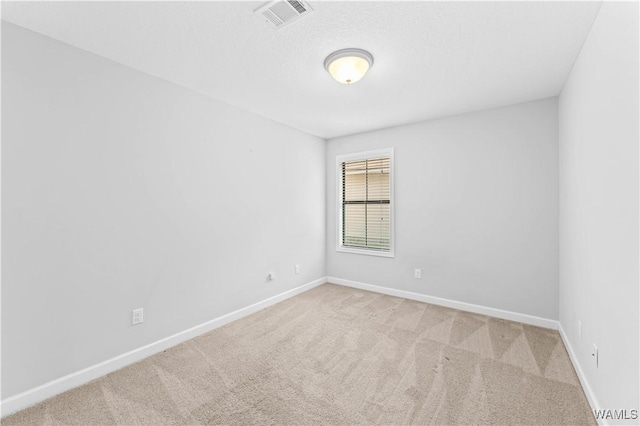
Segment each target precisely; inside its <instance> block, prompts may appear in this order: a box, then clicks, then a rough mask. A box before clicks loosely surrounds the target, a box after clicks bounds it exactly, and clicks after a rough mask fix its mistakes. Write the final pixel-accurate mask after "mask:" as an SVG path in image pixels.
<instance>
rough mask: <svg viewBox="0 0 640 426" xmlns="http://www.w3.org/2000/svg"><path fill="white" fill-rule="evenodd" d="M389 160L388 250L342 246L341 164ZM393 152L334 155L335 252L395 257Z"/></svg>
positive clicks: (388, 149) (387, 150)
mask: <svg viewBox="0 0 640 426" xmlns="http://www.w3.org/2000/svg"><path fill="white" fill-rule="evenodd" d="M381 157H388V158H389V169H390V170H389V214H390V217H391V219H390V222H391V223H390V230H389V232H390V238H389V250H376V249H370V248H364V247H362V248H355V247H349V246H344V245H343V244H342V229H343V220H342V217H343V216H342V197H343V192H342V191H343V188H342V163H344V162H345V161H359V160H367V159H374V158H381ZM393 157H394V150H393V148H384V149H377V150H373V151H364V152H354V153H351V154H340V155H336V184H337V185H336V251H337V252H342V253H353V254H364V255H368V256H380V257H395V234H396V233H395V191H394V175H395V165H394V159H393Z"/></svg>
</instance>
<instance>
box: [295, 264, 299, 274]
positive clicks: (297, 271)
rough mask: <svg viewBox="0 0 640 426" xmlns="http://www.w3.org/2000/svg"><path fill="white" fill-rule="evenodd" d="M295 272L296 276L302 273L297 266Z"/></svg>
mask: <svg viewBox="0 0 640 426" xmlns="http://www.w3.org/2000/svg"><path fill="white" fill-rule="evenodd" d="M294 271H295V273H296V275H297V274H299V273H300V265H296V267H295V268H294Z"/></svg>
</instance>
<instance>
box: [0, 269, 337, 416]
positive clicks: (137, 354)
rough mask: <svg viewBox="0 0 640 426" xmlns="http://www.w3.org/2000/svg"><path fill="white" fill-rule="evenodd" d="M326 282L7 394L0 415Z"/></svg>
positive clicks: (293, 291)
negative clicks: (7, 396) (29, 387)
mask: <svg viewBox="0 0 640 426" xmlns="http://www.w3.org/2000/svg"><path fill="white" fill-rule="evenodd" d="M326 282H327V277H322V278H318V279H317V280H314V281H311V282H309V283H307V284H303V285H301V286H299V287H296V288H294V289H291V290H288V291H285V292H284V293H280V294H278V295H276V296H273V297H270V298H268V299H265V300H262V301H260V302H257V303H254V304H253V305H249V306H247V307H245V308H241V309H238V310H237V311H233V312H230V313H228V314H226V315H222V316H220V317H218V318H214V319H212V320H210V321H207V322H205V323H202V324H200V325H196V326H195V327H191V328H189V329H187V330H184V331H181V332H179V333H176V334H174V335H172V336H169V337H165V338H164V339H160V340H158V341H156V342H153V343H150V344H148V345H145V346H142V347H140V348H137V349H134V350H132V351H130V352H127V353H124V354H122V355H118V356H116V357H114V358H111V359H108V360H106V361H103V362H100V363H98V364H95V365H92V366H90V367H87V368H84V369H82V370H80V371H76V372H75V373H71V374H68V375H66V376H63V377H60V378H58V379H55V380H52V381H50V382H47V383H45V384H43V385H40V386H38V387H35V388H33V389H30V390H28V391H25V392H22V393H19V394H17V395H14V396H10V397H9V398H6V399H4V400H2V402H0V413H2V416H6V415H8V414H11V413H15V412H16V411H19V410H22V409H24V408H27V407H30V406H32V405H34V404H37V403H39V402H41V401H44V400H46V399H49V398H51V397H53V396H55V395H58V394H60V393H62V392H66V391H68V390H70V389H73V388H75V387H78V386H80V385H83V384H85V383H88V382H90V381H91V380H94V379H97V378H99V377H102V376H104V375H105V374H108V373H111V372H113V371H116V370H119V369H120V368H122V367H126V366H127V365H130V364H133V363H134V362H137V361H140V360H141V359H144V358H147V357H149V356H151V355H154V354H156V353H158V352H161V351H163V350H165V349H168V348H170V347H172V346H175V345H178V344H180V343H182V342H185V341H187V340H189V339H193V338H194V337H196V336H199V335H201V334H204V333H206V332H208V331H211V330H214V329H216V328H218V327H221V326H223V325H225V324H228V323H230V322H232V321H235V320H237V319H240V318H243V317H246V316H248V315H251V314H253V313H255V312H257V311H259V310H261V309H264V308H267V307H269V306H271V305H275V304H276V303H278V302H281V301H283V300H285V299H289V298H291V297H293V296H296V295H298V294H300V293H304V292H305V291H307V290H311V289H312V288H314V287H317V286H319V285H321V284H324V283H326Z"/></svg>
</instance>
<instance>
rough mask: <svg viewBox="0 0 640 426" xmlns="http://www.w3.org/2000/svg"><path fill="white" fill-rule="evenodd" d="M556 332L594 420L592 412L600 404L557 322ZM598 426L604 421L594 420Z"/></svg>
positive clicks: (562, 329) (603, 423)
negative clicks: (560, 338)
mask: <svg viewBox="0 0 640 426" xmlns="http://www.w3.org/2000/svg"><path fill="white" fill-rule="evenodd" d="M558 331H559V332H560V337H562V342H563V343H564V347H565V348H567V353H568V354H569V359H570V360H571V363H572V364H573V368H574V370H576V374H577V375H578V379H579V380H580V384H581V385H582V390H583V391H584V394H585V395H586V396H587V400H588V401H589V405H591V414H593V418H594V419H595V414H594V410H598V409H600V404H598V400H597V399H596V395H595V394H594V393H593V390H592V389H591V386H589V381H588V380H587V376H585V375H584V371H583V370H582V367H581V366H580V363H579V362H578V358H577V357H576V354H575V352H574V351H573V347H572V346H571V343H569V338H568V337H567V335H566V333H565V332H564V328H562V323H561V322H558ZM596 421H597V422H598V424H599V425H606V424H607V423H605V421H604V419H596Z"/></svg>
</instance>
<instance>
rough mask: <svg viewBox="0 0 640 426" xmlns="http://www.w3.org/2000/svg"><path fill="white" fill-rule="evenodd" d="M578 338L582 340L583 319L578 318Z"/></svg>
mask: <svg viewBox="0 0 640 426" xmlns="http://www.w3.org/2000/svg"><path fill="white" fill-rule="evenodd" d="M578 339H580V341H581V342H582V321H580V320H578Z"/></svg>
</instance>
